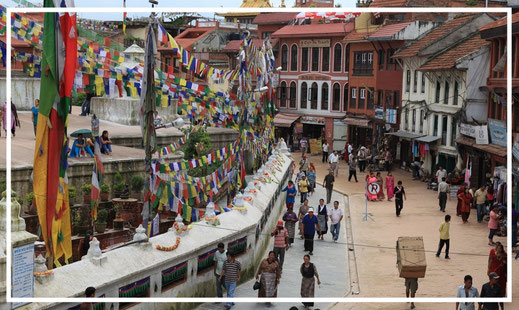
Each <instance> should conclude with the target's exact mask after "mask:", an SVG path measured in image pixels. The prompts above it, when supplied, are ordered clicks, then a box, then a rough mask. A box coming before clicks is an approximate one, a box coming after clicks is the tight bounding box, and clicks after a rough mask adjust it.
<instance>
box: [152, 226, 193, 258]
mask: <svg viewBox="0 0 519 310" xmlns="http://www.w3.org/2000/svg"><path fill="white" fill-rule="evenodd" d="M175 224H176V223H175ZM186 230H187V228H186ZM179 244H180V237H177V241H176V242H175V244H174V245H172V246H162V245H158V244H157V245H156V246H155V248H156V249H157V250H159V251H166V252H171V251H174V250H175V249H176V248H178V245H179Z"/></svg>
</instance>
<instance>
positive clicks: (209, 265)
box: [196, 249, 217, 275]
mask: <svg viewBox="0 0 519 310" xmlns="http://www.w3.org/2000/svg"><path fill="white" fill-rule="evenodd" d="M216 251H217V249H214V250H211V251H209V252H207V253H205V254H202V255H200V256H198V268H197V271H196V274H197V275H200V274H202V273H205V272H206V271H209V270H212V269H213V265H214V253H216Z"/></svg>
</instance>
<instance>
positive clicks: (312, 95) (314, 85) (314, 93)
mask: <svg viewBox="0 0 519 310" xmlns="http://www.w3.org/2000/svg"><path fill="white" fill-rule="evenodd" d="M317 90H318V87H317V83H316V82H313V83H312V87H311V88H310V109H312V110H317Z"/></svg>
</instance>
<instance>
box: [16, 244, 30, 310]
mask: <svg viewBox="0 0 519 310" xmlns="http://www.w3.org/2000/svg"><path fill="white" fill-rule="evenodd" d="M12 268H13V278H12V281H13V282H12V283H13V286H12V296H13V297H33V296H34V244H33V243H31V244H28V245H24V246H21V247H17V248H14V250H13V266H12ZM25 304H27V303H13V309H14V308H17V307H20V306H22V305H25Z"/></svg>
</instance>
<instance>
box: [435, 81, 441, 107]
mask: <svg viewBox="0 0 519 310" xmlns="http://www.w3.org/2000/svg"><path fill="white" fill-rule="evenodd" d="M441 88H442V86H441V84H440V81H436V94H435V96H434V102H436V103H440V91H441Z"/></svg>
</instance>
